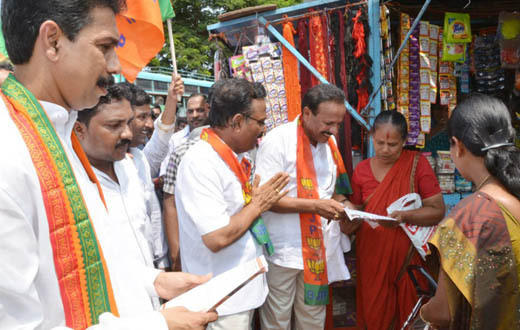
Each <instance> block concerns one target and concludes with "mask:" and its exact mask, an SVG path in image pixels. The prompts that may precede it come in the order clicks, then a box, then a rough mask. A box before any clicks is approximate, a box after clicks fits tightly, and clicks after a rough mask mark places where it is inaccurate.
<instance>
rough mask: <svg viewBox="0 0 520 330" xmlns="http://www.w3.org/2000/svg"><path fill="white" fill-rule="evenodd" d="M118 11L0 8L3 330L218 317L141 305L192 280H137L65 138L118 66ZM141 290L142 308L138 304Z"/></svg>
mask: <svg viewBox="0 0 520 330" xmlns="http://www.w3.org/2000/svg"><path fill="white" fill-rule="evenodd" d="M122 6H124V1H115V0H105V1H103V0H98V1H95V2H85V1H80V0H59V1H57V0H45V1H43V0H33V1H18V0H2V24H3V32H4V37H5V39H6V45H7V52H8V53H9V57H10V59H11V61H12V62H13V63H14V65H15V75H14V76H10V77H8V78H7V80H6V81H5V82H4V83H3V85H2V92H3V94H2V100H3V101H2V102H0V135H1V138H0V146H1V148H2V150H3V151H4V152H6V154H8V155H9V161H4V162H1V164H0V177H1V178H2V180H0V251H1V254H2V257H1V258H0V328H2V329H20V328H24V329H55V328H60V329H64V328H78V329H80V328H81V329H83V328H87V327H90V326H91V325H95V328H96V329H145V328H146V329H166V328H169V329H172V328H175V327H176V328H179V327H180V326H183V325H186V324H188V325H191V326H193V327H194V328H198V329H202V328H203V326H204V324H205V323H207V322H208V321H211V320H213V319H215V318H216V315H212V314H206V313H192V312H189V311H187V310H186V309H182V308H181V309H168V310H164V311H161V312H156V311H151V310H148V309H146V308H143V307H144V305H145V304H150V303H149V298H150V294H151V293H153V291H155V292H156V293H158V294H159V295H160V296H164V297H167V296H169V298H171V297H173V296H175V295H178V294H179V293H182V292H183V291H185V290H186V289H188V288H190V287H192V286H193V285H194V283H196V282H198V283H200V280H198V279H196V278H191V279H190V278H186V277H185V278H183V277H184V276H188V277H189V275H186V274H177V276H171V275H167V274H165V273H159V274H157V273H154V274H145V273H146V272H145V269H144V267H141V268H134V267H133V265H130V264H128V263H126V262H125V260H127V259H126V258H121V254H122V251H121V250H120V248H119V246H118V243H119V242H120V238H121V237H119V236H118V237H116V239H114V238H113V237H111V236H110V235H111V233H112V232H111V223H110V219H109V217H108V214H107V212H106V209H105V205H104V204H103V199H102V196H101V194H100V191H99V190H98V187H97V186H96V182H97V180H96V178H95V176H94V175H93V173H92V170H91V168H90V165H89V164H88V161H86V160H85V158H84V154H83V151H82V150H81V147H80V146H79V145H78V144H77V140H76V138H75V136H74V135H71V133H72V127H73V125H74V123H75V121H76V116H77V112H76V111H73V110H72V109H85V108H89V107H92V106H94V105H96V104H97V103H98V101H99V98H100V96H102V95H104V94H106V88H107V86H108V85H109V83H110V79H109V77H110V76H111V75H112V74H116V73H118V72H119V71H120V69H121V68H120V64H119V61H118V58H117V55H116V53H115V46H116V45H117V44H118V41H119V33H118V31H117V28H116V23H115V13H117V12H119V11H120V10H121V9H122ZM60 221H66V222H60ZM85 243H87V244H85ZM91 252H92V253H93V254H91ZM78 256H80V257H78ZM91 261H94V263H91ZM145 277H146V278H147V279H146V278H145ZM175 281H177V283H176V284H175V283H173V282H175ZM143 288H144V290H146V293H147V297H146V298H147V299H148V302H146V300H143V299H139V297H138V294H136V295H134V290H136V289H137V290H140V291H142V290H143ZM99 294H101V296H100V295H99ZM98 302H99V303H101V304H98ZM118 311H119V313H118ZM118 314H119V315H120V316H121V317H117V315H118ZM179 323H181V324H179Z"/></svg>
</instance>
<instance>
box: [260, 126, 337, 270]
mask: <svg viewBox="0 0 520 330" xmlns="http://www.w3.org/2000/svg"><path fill="white" fill-rule="evenodd" d="M297 123H298V121H297V120H294V121H292V122H289V123H287V124H284V125H281V126H278V127H276V128H275V129H273V130H272V131H270V132H269V133H268V134H267V135H266V136H265V137H264V138H263V139H262V142H261V143H260V147H259V149H258V152H257V154H256V174H258V175H260V178H261V183H260V184H263V183H265V182H266V181H268V180H269V179H270V178H271V177H272V176H273V175H275V174H276V173H278V172H287V173H288V174H289V183H288V184H287V186H286V187H285V189H286V190H288V191H289V193H288V194H287V196H288V197H295V198H296V197H297V196H298V193H297V186H296V145H297V130H296V129H297ZM311 152H312V157H313V160H314V169H315V171H316V178H317V180H318V194H319V196H320V199H329V198H331V197H332V195H333V193H334V188H335V183H336V164H335V162H334V159H333V158H332V153H331V151H330V147H329V145H328V144H327V143H318V144H316V146H313V145H312V144H311ZM262 218H263V219H264V221H265V224H266V226H267V231H268V232H269V236H270V237H271V240H272V241H273V245H274V254H273V255H272V256H268V257H267V259H268V260H269V261H270V262H272V263H274V264H276V265H279V266H283V267H287V268H294V269H303V257H302V240H301V229H300V214H299V213H274V212H269V211H268V212H265V213H263V214H262ZM321 221H322V229H326V225H327V221H326V219H323V218H322V219H321Z"/></svg>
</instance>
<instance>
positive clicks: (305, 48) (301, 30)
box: [298, 19, 312, 97]
mask: <svg viewBox="0 0 520 330" xmlns="http://www.w3.org/2000/svg"><path fill="white" fill-rule="evenodd" d="M298 51H299V52H300V54H302V56H303V57H304V58H305V59H306V60H307V62H309V36H308V35H307V20H306V19H301V20H300V21H299V22H298ZM300 87H301V96H302V97H303V95H305V94H306V93H307V91H308V90H309V89H310V88H311V87H312V81H311V73H310V72H309V70H308V69H307V68H306V67H305V66H304V65H300Z"/></svg>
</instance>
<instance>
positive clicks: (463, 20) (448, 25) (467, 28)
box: [444, 13, 471, 43]
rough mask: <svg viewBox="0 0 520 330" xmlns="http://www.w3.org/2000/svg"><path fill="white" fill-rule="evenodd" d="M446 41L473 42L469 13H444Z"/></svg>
mask: <svg viewBox="0 0 520 330" xmlns="http://www.w3.org/2000/svg"><path fill="white" fill-rule="evenodd" d="M444 32H445V35H444V41H445V42H463V43H467V42H471V23H470V18H469V14H461V13H446V14H445V15H444Z"/></svg>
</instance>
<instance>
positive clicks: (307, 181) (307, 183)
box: [301, 178, 314, 190]
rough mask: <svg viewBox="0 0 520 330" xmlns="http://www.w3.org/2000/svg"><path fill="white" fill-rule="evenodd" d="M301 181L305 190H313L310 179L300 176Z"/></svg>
mask: <svg viewBox="0 0 520 330" xmlns="http://www.w3.org/2000/svg"><path fill="white" fill-rule="evenodd" d="M301 183H302V186H303V188H305V189H307V190H313V189H314V185H313V184H312V180H311V179H308V178H302V179H301Z"/></svg>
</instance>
